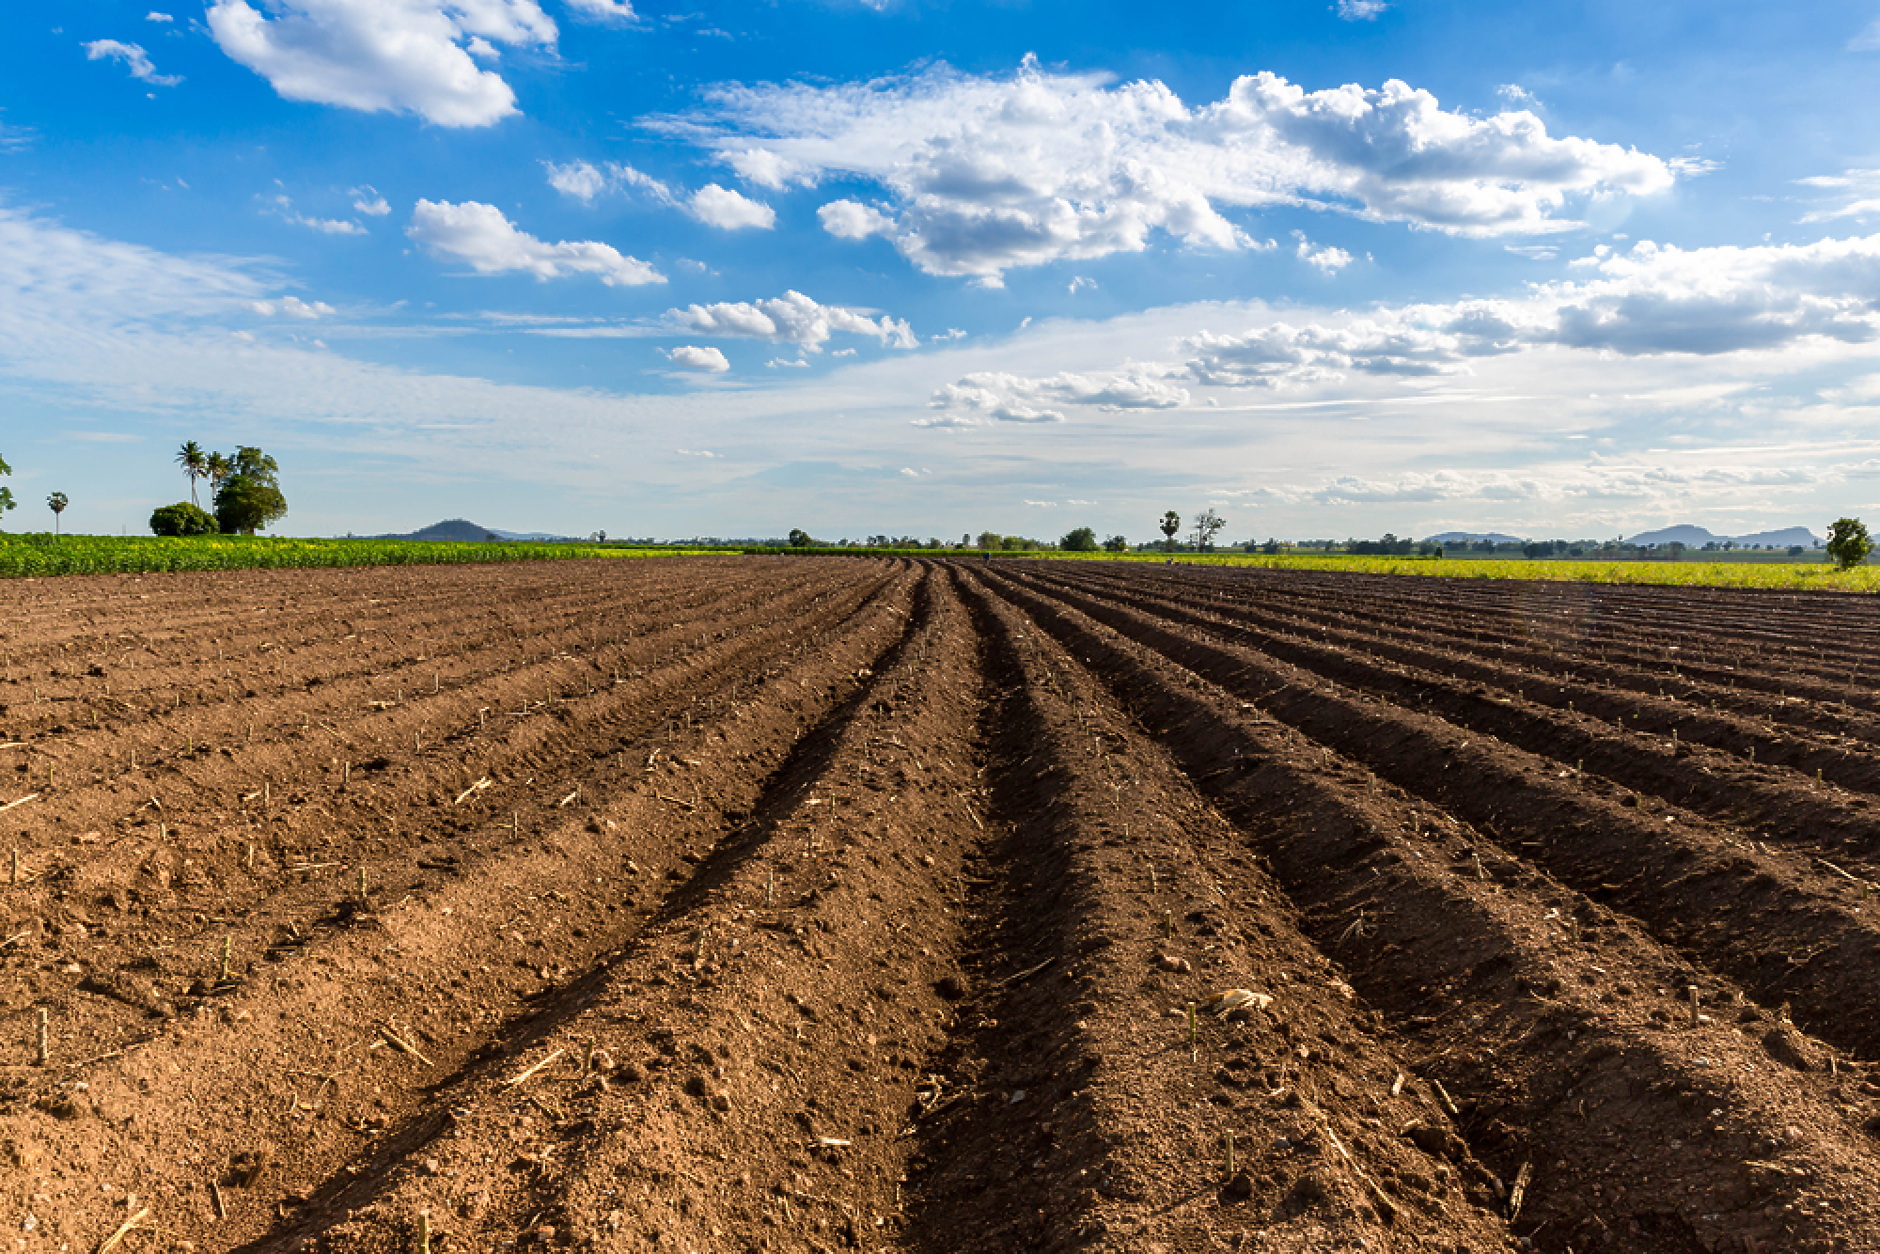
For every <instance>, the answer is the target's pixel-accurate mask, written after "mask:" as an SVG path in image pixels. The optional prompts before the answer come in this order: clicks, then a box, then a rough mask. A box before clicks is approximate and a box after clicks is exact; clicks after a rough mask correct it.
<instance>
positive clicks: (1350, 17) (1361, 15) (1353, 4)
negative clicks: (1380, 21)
mask: <svg viewBox="0 0 1880 1254" xmlns="http://www.w3.org/2000/svg"><path fill="white" fill-rule="evenodd" d="M1389 7H1390V4H1389V0H1338V16H1339V17H1341V18H1343V19H1344V20H1345V21H1347V22H1374V21H1376V20H1377V15H1378V14H1380V13H1382V12H1383V11H1384V10H1385V9H1388V8H1389Z"/></svg>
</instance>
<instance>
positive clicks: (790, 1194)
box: [248, 580, 976, 1251]
mask: <svg viewBox="0 0 1880 1254" xmlns="http://www.w3.org/2000/svg"><path fill="white" fill-rule="evenodd" d="M917 609H918V612H917V613H916V614H915V616H914V617H913V618H912V619H911V620H910V621H909V623H908V625H907V628H906V630H905V632H903V633H900V634H899V637H898V640H897V642H896V643H895V644H894V645H893V646H892V647H891V648H889V649H888V650H887V651H886V652H885V653H884V654H882V655H881V656H880V657H879V658H877V659H876V660H875V661H874V662H873V663H872V664H871V667H870V668H868V669H870V670H872V672H873V673H872V674H870V675H864V676H863V682H862V685H861V687H860V688H859V689H858V690H857V691H856V692H855V693H854V695H853V696H851V697H849V698H848V699H846V700H845V701H844V702H842V703H841V704H840V705H838V706H837V707H835V708H834V709H833V710H831V711H830V712H829V713H828V714H827V715H826V716H825V718H824V719H823V721H822V722H821V724H820V725H819V726H818V727H817V729H816V730H815V731H813V732H811V733H810V734H809V735H808V736H807V737H805V738H804V740H802V741H801V742H799V743H798V745H797V746H796V748H795V750H794V751H793V752H792V754H791V756H790V758H789V759H788V760H787V761H786V762H785V763H784V764H783V765H782V767H781V769H780V770H779V771H778V772H777V774H776V775H775V776H773V777H772V778H771V780H770V781H769V782H768V783H766V784H765V786H764V788H763V790H762V794H761V796H759V797H758V798H756V800H755V802H754V807H753V810H752V812H751V814H750V817H749V818H748V819H740V818H739V817H738V816H737V815H714V814H702V815H699V816H694V817H693V818H692V819H691V820H690V821H691V822H692V823H693V825H694V827H695V830H700V831H701V835H702V838H703V839H704V840H705V841H706V842H707V843H708V846H709V849H708V851H706V852H703V853H701V855H700V859H699V867H698V870H697V872H696V873H695V874H693V875H692V876H690V877H688V878H687V879H686V880H685V881H684V882H683V883H681V884H679V885H678V886H676V887H675V889H674V890H673V891H672V893H670V894H669V895H668V896H667V897H666V899H665V900H664V902H663V903H662V905H661V907H660V910H659V912H658V913H657V915H656V916H655V917H654V919H653V920H652V921H651V922H650V923H649V924H648V926H647V927H646V928H645V929H644V930H643V931H641V932H640V933H639V934H638V935H636V936H635V937H634V939H633V940H632V942H631V943H630V944H628V945H626V946H625V947H623V948H622V949H621V950H620V951H618V952H616V953H613V954H610V955H609V956H608V957H607V958H606V959H605V960H604V962H603V963H602V964H601V965H600V966H599V967H598V968H597V969H596V970H595V971H593V972H592V973H590V975H589V976H587V977H586V978H584V980H583V981H581V984H580V986H579V988H578V993H577V994H576V995H573V996H569V997H565V998H563V999H560V1001H559V1003H558V1004H557V1005H556V1006H554V1007H551V1008H549V1009H547V1010H545V1011H544V1012H543V1013H542V1014H541V1015H539V1016H538V1017H537V1019H536V1020H535V1021H534V1022H532V1023H531V1024H530V1025H529V1030H528V1032H527V1034H526V1037H519V1038H514V1039H511V1040H510V1041H508V1042H507V1043H506V1057H505V1059H504V1060H503V1061H501V1062H500V1063H498V1064H495V1065H489V1066H482V1067H479V1068H477V1069H476V1070H475V1071H474V1072H473V1073H471V1074H468V1075H466V1076H464V1077H462V1078H460V1079H458V1080H456V1081H453V1082H452V1084H451V1086H450V1088H449V1096H448V1099H447V1100H448V1101H449V1103H450V1104H451V1106H452V1108H453V1114H452V1117H451V1119H450V1120H449V1121H448V1123H447V1124H443V1123H440V1124H439V1125H438V1126H437V1128H436V1130H435V1135H433V1136H429V1137H426V1138H425V1139H423V1140H422V1141H421V1142H414V1143H412V1144H398V1145H395V1146H394V1147H393V1148H395V1149H396V1151H397V1153H396V1154H395V1155H389V1156H387V1158H386V1159H385V1160H384V1161H383V1162H381V1163H378V1164H375V1165H374V1167H373V1168H372V1170H371V1171H370V1172H369V1173H368V1178H366V1179H362V1180H361V1181H360V1182H358V1183H357V1184H353V1185H350V1186H347V1187H346V1188H345V1189H344V1190H342V1191H341V1192H340V1193H338V1194H336V1195H335V1196H334V1197H333V1198H332V1199H331V1200H330V1201H329V1202H327V1203H326V1204H324V1205H323V1206H322V1207H321V1209H320V1214H319V1215H317V1216H313V1217H312V1221H311V1222H304V1223H303V1222H297V1223H295V1224H293V1225H289V1226H286V1227H284V1228H282V1229H281V1230H279V1231H278V1232H277V1233H275V1234H274V1235H273V1236H271V1237H269V1238H268V1239H267V1240H265V1241H262V1242H259V1243H256V1244H255V1245H253V1246H251V1247H248V1248H251V1249H253V1250H255V1251H263V1250H271V1249H276V1248H283V1247H284V1246H285V1245H288V1244H293V1243H294V1242H296V1241H297V1240H298V1239H299V1238H300V1237H302V1236H305V1235H307V1234H308V1233H310V1232H317V1237H316V1239H315V1242H314V1244H315V1246H316V1248H326V1249H333V1250H348V1251H352V1250H367V1251H371V1250H379V1249H383V1250H397V1251H404V1250H406V1249H409V1248H410V1244H411V1230H412V1228H413V1227H414V1225H415V1222H416V1216H417V1215H418V1214H419V1213H420V1212H429V1213H430V1214H431V1215H432V1216H433V1217H434V1218H433V1220H432V1231H433V1232H434V1233H437V1234H440V1237H444V1238H448V1237H449V1236H450V1234H452V1233H455V1232H458V1231H462V1230H464V1229H466V1228H470V1229H474V1230H481V1231H484V1232H515V1233H518V1234H520V1235H521V1236H523V1237H524V1238H525V1239H535V1240H550V1241H552V1242H553V1243H555V1244H568V1243H578V1244H580V1245H581V1246H582V1247H583V1248H590V1249H643V1248H654V1247H658V1246H661V1245H662V1244H669V1243H676V1244H678V1245H679V1246H681V1247H682V1248H688V1247H689V1248H749V1247H751V1246H753V1245H756V1244H758V1243H759V1242H760V1240H762V1239H764V1238H766V1236H767V1234H774V1236H775V1237H776V1238H778V1239H782V1240H800V1241H805V1242H809V1243H815V1242H818V1241H826V1242H829V1243H832V1244H834V1243H848V1244H857V1243H859V1242H860V1241H861V1240H862V1239H863V1238H864V1237H866V1238H867V1239H868V1240H869V1241H870V1243H873V1241H874V1240H875V1239H877V1238H878V1236H879V1235H880V1233H881V1232H882V1231H883V1230H885V1229H887V1228H888V1227H889V1226H890V1225H891V1224H892V1223H894V1222H895V1220H896V1211H897V1199H898V1196H899V1180H900V1177H901V1170H902V1165H903V1161H904V1158H905V1154H906V1148H907V1142H906V1141H905V1140H904V1139H903V1138H902V1137H901V1135H900V1133H901V1131H902V1124H903V1122H904V1120H905V1119H906V1116H907V1111H908V1109H909V1107H910V1106H912V1105H913V1104H914V1094H915V1092H916V1088H917V1084H918V1081H919V1079H920V1076H921V1074H922V1068H921V1067H920V1065H919V1061H920V1059H922V1058H923V1057H924V1056H925V1055H926V1054H927V1053H928V1052H929V1051H930V1050H931V1048H932V1044H933V1042H935V1041H936V1040H937V1039H939V1036H940V1033H941V1028H942V1026H943V1024H944V1022H945V1021H946V1020H947V1018H948V1013H949V1012H948V1008H947V1003H946V1001H945V999H944V998H943V997H942V995H941V994H940V993H939V992H937V991H936V988H935V986H936V985H943V984H944V982H945V981H947V980H949V979H950V980H954V981H957V979H958V974H957V968H956V967H955V966H954V965H953V963H952V953H951V944H950V942H949V934H950V933H951V932H953V931H954V930H956V928H957V920H956V919H954V918H950V917H949V916H948V914H947V913H946V912H945V910H944V908H943V907H941V906H940V902H941V900H942V893H941V886H942V885H943V884H944V883H946V882H947V881H948V880H950V879H951V878H953V876H954V875H955V874H956V873H957V869H958V866H959V861H960V857H961V855H962V854H963V852H964V850H965V848H966V846H967V845H968V844H970V842H971V840H972V838H973V835H974V834H975V832H976V828H975V827H974V826H973V825H972V824H971V823H970V820H969V814H968V811H967V809H966V805H965V803H963V802H962V801H960V800H959V793H960V792H961V791H962V790H963V788H964V787H965V786H967V785H969V784H970V782H971V774H970V768H969V765H968V764H969V763H970V757H969V755H968V753H967V750H968V749H969V747H970V744H969V740H968V737H969V736H970V733H971V730H972V714H973V710H974V706H975V702H974V700H973V699H972V694H973V690H974V688H975V686H976V680H975V666H974V662H975V661H976V658H975V657H974V655H973V653H972V651H971V650H970V649H968V650H961V649H959V648H958V647H957V646H958V644H959V643H960V642H959V641H958V640H957V639H953V638H952V637H953V635H954V631H955V629H956V628H957V627H958V625H959V620H960V615H959V611H958V607H957V604H956V603H955V602H954V601H953V599H952V598H951V596H950V594H949V593H947V592H946V590H945V589H944V588H943V587H942V586H941V583H940V582H939V581H933V580H929V581H928V583H927V585H926V587H925V588H924V590H923V595H922V596H921V598H920V601H919V604H918V606H917ZM710 793H711V795H714V796H715V795H720V793H721V788H720V787H718V786H716V783H715V786H714V787H713V788H712V789H711V790H710ZM916 797H919V798H921V800H922V801H923V802H929V803H931V805H930V807H929V809H928V814H929V816H930V818H929V821H928V822H927V823H926V824H924V825H923V826H922V828H921V829H918V830H919V831H920V836H919V838H917V839H916V841H915V842H914V843H916V844H918V845H919V846H921V847H922V848H926V849H929V850H931V852H929V853H925V854H922V855H920V856H919V857H916V856H914V855H913V853H912V852H911V850H910V849H909V848H908V845H907V836H908V834H909V833H908V829H907V828H906V827H905V826H904V825H902V823H901V821H900V813H901V807H902V805H903V804H904V803H905V802H906V801H911V800H913V799H914V798H916ZM883 829H886V830H888V831H892V832H893V833H894V836H895V839H894V840H892V841H887V840H884V839H883V838H882V836H883ZM556 1051H561V1052H560V1053H559V1054H557V1052H556ZM544 1058H548V1059H553V1060H554V1063H553V1064H551V1066H549V1067H545V1068H543V1069H541V1070H539V1071H537V1072H535V1073H533V1074H532V1075H530V1077H529V1079H528V1080H526V1081H524V1082H522V1083H516V1082H514V1076H515V1075H517V1074H522V1072H523V1068H524V1067H525V1065H527V1064H528V1063H530V1062H531V1061H534V1060H540V1059H544ZM577 1059H578V1060H579V1062H578V1064H577V1063H576V1062H574V1061H564V1060H577ZM525 1085H526V1087H525ZM492 1145H499V1146H502V1147H504V1148H503V1150H502V1151H501V1152H499V1153H495V1154H491V1153H490V1152H489V1148H490V1147H491V1146H492ZM418 1153H423V1154H426V1155H430V1157H428V1158H425V1159H424V1160H423V1161H418V1160H417V1159H416V1158H415V1157H414V1155H416V1154H418ZM726 1164H731V1165H735V1167H736V1168H738V1170H737V1172H736V1174H735V1176H734V1175H733V1174H732V1171H731V1169H730V1168H729V1167H728V1166H726ZM342 1207H343V1208H344V1211H342V1210H341V1208H342ZM334 1219H338V1220H339V1221H340V1222H338V1223H337V1224H333V1223H331V1221H332V1220H334ZM548 1234H552V1235H548Z"/></svg>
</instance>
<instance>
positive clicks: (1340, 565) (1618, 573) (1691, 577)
mask: <svg viewBox="0 0 1880 1254" xmlns="http://www.w3.org/2000/svg"><path fill="white" fill-rule="evenodd" d="M1011 556H1019V555H1018V554H1013V555H1011ZM1023 556H1026V557H1044V558H1052V559H1059V560H1066V561H1111V562H1116V561H1121V562H1155V563H1160V562H1166V561H1168V558H1167V556H1165V555H1163V554H1159V553H1062V552H1057V553H1043V552H1041V553H1028V554H1024V555H1023ZM995 560H998V559H996V558H995ZM1175 563H1176V565H1178V566H1251V567H1258V568H1262V569H1267V570H1342V571H1350V572H1353V573H1356V574H1367V575H1438V576H1445V577H1448V578H1451V579H1554V580H1572V581H1579V582H1582V583H1646V584H1674V585H1678V586H1684V587H1692V586H1699V587H1718V588H1800V589H1807V590H1809V591H1815V592H1880V566H1856V567H1855V568H1854V569H1853V570H1847V571H1843V570H1837V569H1835V568H1834V567H1833V566H1832V565H1829V564H1825V563H1823V562H1821V561H1819V560H1815V561H1812V562H1811V561H1801V560H1794V561H1788V562H1777V561H1770V562H1744V561H1728V562H1693V561H1681V562H1673V561H1668V560H1662V559H1660V560H1637V561H1625V560H1621V561H1598V562H1589V561H1571V560H1554V559H1548V560H1543V561H1527V560H1524V559H1511V560H1504V561H1477V560H1473V559H1462V558H1440V557H1347V556H1344V555H1341V554H1336V553H1328V554H1313V555H1302V554H1285V553H1282V554H1277V555H1274V554H1265V553H1206V554H1197V553H1180V554H1176V556H1175Z"/></svg>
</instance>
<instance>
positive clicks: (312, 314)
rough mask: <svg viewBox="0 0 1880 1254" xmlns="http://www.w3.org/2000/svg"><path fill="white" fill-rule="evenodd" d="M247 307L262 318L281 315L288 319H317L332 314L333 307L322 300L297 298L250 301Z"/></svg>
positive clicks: (284, 297)
mask: <svg viewBox="0 0 1880 1254" xmlns="http://www.w3.org/2000/svg"><path fill="white" fill-rule="evenodd" d="M248 307H249V308H250V309H252V310H254V311H255V312H256V313H258V314H260V315H261V316H262V317H264V318H272V317H273V316H274V315H276V314H281V315H284V316H286V317H289V318H319V317H324V316H325V315H327V314H330V313H332V312H333V306H331V305H329V304H327V303H326V302H325V301H323V300H315V301H305V300H302V299H300V297H298V296H283V297H281V298H280V299H279V300H251V301H249V302H248Z"/></svg>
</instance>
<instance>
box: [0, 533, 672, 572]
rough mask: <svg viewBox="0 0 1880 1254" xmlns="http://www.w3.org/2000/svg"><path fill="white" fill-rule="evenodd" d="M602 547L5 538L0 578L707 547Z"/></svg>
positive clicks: (642, 553)
mask: <svg viewBox="0 0 1880 1254" xmlns="http://www.w3.org/2000/svg"><path fill="white" fill-rule="evenodd" d="M703 551H704V550H695V549H644V548H627V547H622V546H609V545H601V544H531V543H523V542H501V543H481V544H469V543H454V542H449V541H432V540H301V539H293V538H290V537H285V536H191V537H188V538H176V537H162V536H63V537H60V538H58V539H56V540H55V539H53V538H52V537H49V536H40V535H32V536H3V535H0V578H6V577H11V578H19V577H39V576H45V575H108V574H122V573H128V572H146V571H178V570H254V569H261V568H275V567H318V566H435V565H446V564H454V563H464V562H535V561H547V560H564V561H565V560H567V559H570V558H583V557H651V556H656V555H669V554H674V553H688V552H703Z"/></svg>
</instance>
